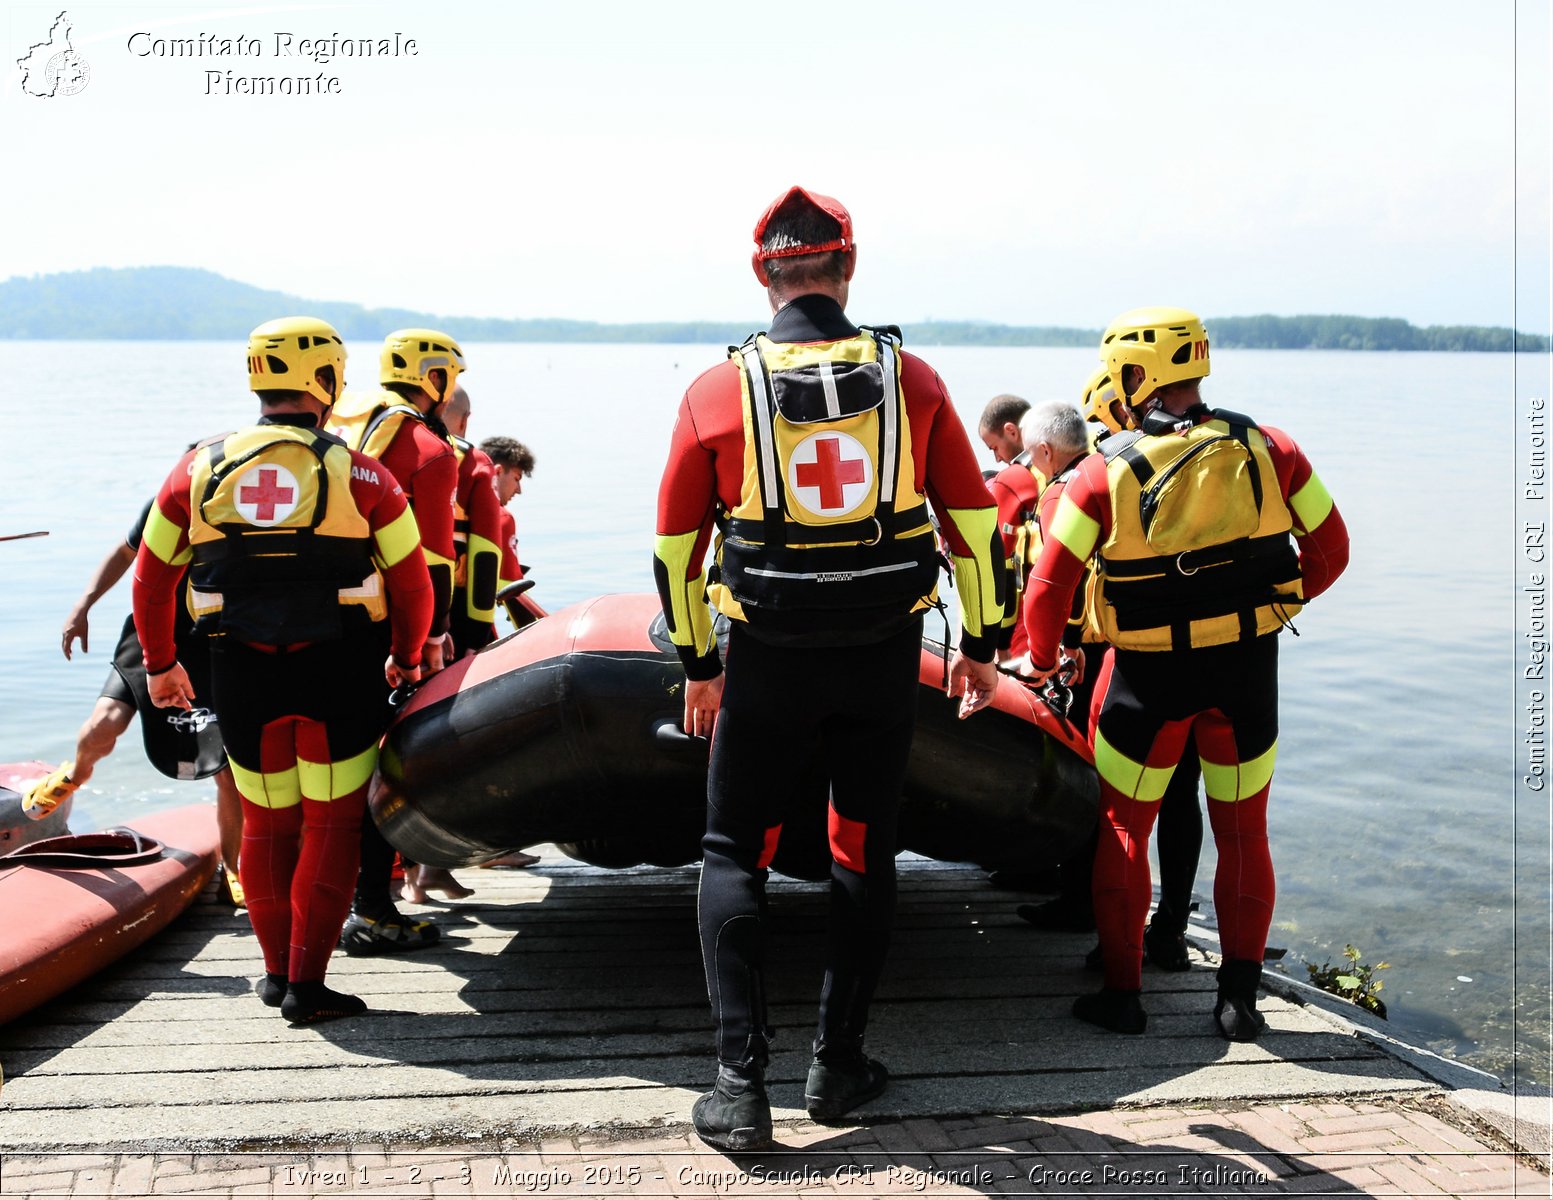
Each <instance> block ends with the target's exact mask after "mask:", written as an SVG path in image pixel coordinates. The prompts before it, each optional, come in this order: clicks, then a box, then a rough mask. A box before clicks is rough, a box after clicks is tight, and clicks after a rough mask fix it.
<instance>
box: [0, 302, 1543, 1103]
mask: <svg viewBox="0 0 1553 1200" xmlns="http://www.w3.org/2000/svg"><path fill="white" fill-rule="evenodd" d="M864 315H866V314H864ZM4 347H5V348H4V351H3V353H4V355H5V356H6V359H7V360H8V367H7V370H6V372H5V377H6V378H7V379H8V380H9V381H10V382H11V393H10V394H11V399H8V400H6V401H3V402H0V422H3V437H0V468H3V473H4V478H6V479H7V480H9V481H10V482H11V486H10V487H9V488H8V489H7V496H6V499H5V500H4V501H3V502H0V514H3V515H0V533H16V532H24V531H27V530H32V529H48V530H50V531H51V536H50V537H48V538H46V539H38V540H34V541H25V542H13V543H0V570H3V572H4V579H5V583H6V586H5V587H4V588H3V589H0V637H3V639H4V647H5V651H6V657H7V660H8V662H9V669H8V670H7V671H6V672H5V673H4V677H3V678H0V714H3V717H4V720H3V722H0V761H7V762H9V761H16V760H21V759H29V758H42V759H47V760H58V759H60V758H64V757H68V756H69V754H70V753H71V752H72V749H73V746H74V737H75V732H76V729H77V727H78V726H79V725H80V723H81V721H82V719H83V718H84V717H85V716H86V714H87V713H88V711H89V710H90V708H91V705H92V703H93V700H94V699H95V697H96V695H97V691H98V688H99V687H100V685H101V683H102V680H103V677H104V675H105V674H106V672H107V671H108V670H109V669H110V658H111V655H112V651H113V645H114V639H115V637H116V634H117V631H118V627H119V623H120V621H121V620H122V619H123V616H124V613H125V612H126V611H127V610H128V606H129V594H128V586H127V584H121V585H120V586H119V587H118V588H117V589H116V590H115V591H113V592H111V593H110V594H109V595H108V596H107V597H106V598H105V599H104V600H103V601H102V602H101V603H100V604H99V605H98V607H97V609H96V611H95V613H94V622H93V640H92V649H91V653H90V654H88V655H86V656H85V657H84V658H83V657H82V656H80V655H79V654H78V655H77V657H76V659H75V661H74V662H70V663H67V662H66V661H65V660H64V658H63V657H62V656H61V654H60V652H59V629H60V626H61V624H62V622H63V620H64V617H65V614H66V612H67V611H68V610H69V608H70V606H71V604H72V603H73V602H74V601H75V599H76V597H77V596H79V595H80V593H81V591H82V590H83V589H84V587H85V585H86V581H87V578H88V576H89V575H90V574H91V572H92V570H93V569H94V568H95V566H96V565H97V563H98V562H99V561H100V560H101V559H102V557H103V556H104V555H105V554H106V553H107V552H108V551H110V550H111V549H112V548H113V547H114V546H115V545H116V544H117V542H118V541H119V540H120V539H121V538H122V537H123V535H124V532H125V530H126V529H127V527H128V526H129V524H130V522H131V521H132V520H133V518H134V517H135V515H136V512H137V511H138V509H139V506H140V505H141V503H143V501H144V500H145V498H146V497H147V496H148V495H150V494H151V493H152V492H153V491H154V490H155V488H156V487H157V486H158V485H159V483H160V481H161V479H162V478H163V476H164V474H165V473H166V471H167V470H168V468H169V467H170V466H171V465H172V463H173V461H174V460H175V459H176V458H177V456H178V452H179V451H180V450H181V449H182V447H183V446H184V445H185V444H187V443H188V442H190V441H193V440H194V439H196V438H198V437H202V436H205V435H208V434H211V433H214V432H219V431H220V430H223V429H229V428H232V427H234V426H237V425H240V424H242V423H244V422H246V421H248V420H249V419H250V418H251V414H252V410H253V405H252V402H251V398H250V396H249V394H248V393H247V392H246V391H245V390H244V383H245V380H244V377H243V375H242V370H243V367H242V362H243V358H242V356H243V350H242V344H241V343H236V344H233V345H224V344H214V343H187V342H180V343H172V344H157V343H131V342H111V343H110V342H89V343H17V342H9V343H5V344H4ZM468 351H469V358H470V363H471V370H470V371H469V373H468V374H467V375H466V376H465V382H466V383H467V384H468V386H469V390H470V393H471V396H472V398H473V401H474V419H473V421H472V423H471V426H470V430H471V434H472V436H473V437H474V438H475V439H476V440H479V439H481V438H484V437H487V436H489V435H491V434H495V433H507V434H512V435H515V436H517V437H519V438H521V439H522V440H524V441H525V442H527V443H528V444H529V445H530V446H531V447H532V448H533V449H534V451H535V453H536V455H537V457H538V467H537V471H536V473H535V476H534V478H533V479H532V480H530V481H529V482H528V483H527V484H526V485H525V491H524V494H523V495H522V496H521V497H519V498H518V499H517V500H516V501H515V512H516V514H517V518H518V532H519V537H520V540H521V544H522V553H523V559H524V561H525V562H527V563H529V564H530V565H531V566H532V568H533V574H534V577H535V579H536V580H537V587H536V595H537V596H538V597H539V598H540V599H541V600H542V602H544V603H545V604H546V605H547V606H548V607H550V608H558V607H560V606H561V605H563V604H566V603H569V602H571V601H574V600H579V599H583V598H585V597H588V596H591V595H596V594H598V593H600V592H608V591H650V590H651V588H652V577H651V572H650V568H649V556H650V553H651V546H652V536H653V513H654V501H655V496H656V489H657V478H658V474H659V471H660V469H661V467H662V460H663V455H664V453H665V451H666V449H667V445H668V435H669V428H670V425H671V423H672V421H673V417H674V411H675V406H676V405H677V403H678V400H679V396H680V394H681V393H682V392H683V391H684V388H685V386H686V385H687V384H688V383H689V382H690V380H691V379H692V378H694V376H695V375H696V374H697V373H699V372H700V371H701V370H703V369H704V368H706V367H707V366H710V365H712V364H713V363H714V362H715V361H717V359H718V357H719V356H720V354H721V352H722V350H721V347H696V346H537V345H487V346H482V345H474V346H470V347H469V348H468ZM923 353H924V356H925V357H927V358H928V359H929V360H930V361H931V362H932V363H933V364H934V365H935V366H937V367H938V369H939V371H940V373H941V374H942V375H943V377H944V379H945V381H946V382H947V384H948V385H949V388H950V391H951V392H952V394H953V395H954V396H955V397H956V398H957V402H958V404H959V407H960V411H961V414H962V416H964V417H966V418H967V419H968V423H974V421H975V418H976V416H977V415H978V414H979V412H980V409H981V406H982V404H983V403H984V402H985V401H986V400H987V399H988V398H989V397H991V396H992V395H994V394H996V393H998V392H1004V391H1013V392H1017V393H1018V394H1020V395H1023V396H1025V397H1026V398H1028V399H1031V400H1041V399H1047V398H1053V397H1059V398H1071V397H1075V396H1076V395H1077V392H1078V390H1079V387H1080V385H1081V384H1082V381H1083V380H1084V379H1085V378H1086V376H1087V374H1088V372H1089V370H1090V368H1091V364H1092V362H1093V352H1092V351H1089V350H1083V349H1071V350H1069V349H1064V350H1049V349H1014V348H994V349H987V348H970V347H959V348H944V349H936V350H924V351H923ZM352 361H353V365H354V366H355V372H354V374H353V376H352V377H353V378H354V380H355V381H356V382H357V383H366V382H369V381H370V378H371V375H372V372H373V369H374V367H375V355H374V354H372V353H370V352H367V353H359V354H358V355H357V356H356V357H355V358H354V359H353V360H352ZM1533 365H1534V364H1531V363H1527V364H1526V366H1527V368H1528V369H1529V368H1530V367H1532V366H1533ZM1512 367H1513V363H1512V360H1511V358H1510V357H1509V356H1507V355H1469V354H1462V355H1433V354H1406V355H1404V354H1390V355H1383V354H1338V353H1293V352H1276V351H1221V352H1220V353H1219V354H1218V355H1217V356H1216V358H1215V363H1214V374H1213V376H1212V378H1211V379H1210V380H1209V381H1208V384H1207V385H1206V387H1205V394H1206V395H1207V397H1208V399H1209V401H1210V402H1212V403H1218V404H1222V405H1223V406H1225V407H1227V408H1234V409H1237V410H1240V411H1244V412H1248V413H1250V414H1252V415H1253V416H1255V417H1256V418H1257V419H1258V420H1260V421H1263V422H1264V423H1268V424H1274V425H1279V426H1282V427H1284V428H1286V429H1288V430H1290V431H1291V432H1292V433H1293V434H1294V435H1295V437H1296V438H1297V439H1298V440H1299V441H1300V443H1301V445H1302V446H1303V447H1304V448H1305V450H1306V452H1307V453H1308V454H1309V455H1310V457H1311V460H1312V461H1313V462H1314V463H1315V465H1316V468H1317V470H1318V471H1319V472H1320V474H1321V476H1322V478H1323V479H1324V480H1325V482H1326V483H1327V486H1328V487H1329V489H1330V490H1331V492H1332V494H1333V496H1334V497H1335V498H1336V500H1337V503H1338V505H1339V506H1340V507H1341V509H1342V511H1343V514H1344V516H1345V517H1346V519H1347V521H1348V525H1349V529H1350V531H1351V533H1352V537H1353V565H1352V566H1351V567H1350V569H1349V571H1348V573H1347V575H1345V576H1344V578H1343V579H1342V580H1341V581H1340V582H1339V583H1338V585H1337V586H1336V587H1335V588H1334V589H1333V591H1332V592H1330V593H1328V595H1327V596H1324V597H1322V598H1321V599H1320V600H1319V601H1318V602H1317V603H1316V604H1314V605H1312V606H1311V607H1310V608H1309V609H1307V610H1306V612H1305V613H1304V614H1303V615H1302V617H1301V618H1300V620H1299V622H1298V624H1299V628H1300V632H1301V634H1302V636H1301V637H1299V638H1298V639H1295V638H1292V637H1287V636H1286V637H1285V639H1284V643H1283V647H1282V663H1283V673H1282V689H1283V697H1282V706H1283V732H1282V737H1281V747H1280V751H1281V753H1280V757H1279V764H1278V775H1277V780H1276V782H1275V784H1274V788H1273V803H1272V810H1271V822H1272V843H1273V855H1274V860H1275V862H1276V864H1277V868H1278V883H1279V897H1278V907H1277V911H1276V913H1275V916H1274V928H1273V937H1272V940H1273V942H1274V944H1277V945H1282V946H1286V947H1288V949H1289V952H1290V962H1291V970H1292V972H1293V973H1295V974H1298V975H1300V976H1301V977H1303V974H1304V973H1303V970H1302V969H1301V968H1300V966H1299V961H1301V960H1305V961H1313V962H1316V963H1321V962H1323V961H1326V960H1328V959H1333V960H1336V959H1337V958H1338V956H1339V955H1340V954H1341V952H1342V948H1343V945H1344V943H1346V942H1352V943H1354V944H1355V945H1357V946H1358V947H1359V948H1360V949H1361V950H1362V951H1363V952H1364V955H1365V958H1366V959H1367V960H1368V961H1370V962H1376V961H1379V960H1381V959H1384V960H1386V961H1388V962H1390V963H1391V964H1392V966H1391V969H1390V970H1389V971H1387V972H1384V973H1383V978H1385V980H1386V982H1387V988H1386V991H1385V993H1384V995H1385V998H1386V1000H1387V1001H1388V1002H1389V1004H1390V1006H1391V1015H1392V1024H1393V1026H1394V1027H1395V1028H1396V1029H1397V1030H1398V1032H1400V1033H1402V1034H1403V1035H1405V1036H1411V1037H1413V1038H1415V1039H1417V1040H1420V1041H1423V1042H1425V1043H1427V1044H1428V1045H1430V1046H1431V1047H1433V1048H1435V1049H1437V1050H1439V1051H1441V1052H1442V1053H1445V1054H1448V1055H1451V1056H1453V1057H1457V1058H1460V1059H1462V1060H1464V1061H1466V1062H1469V1063H1472V1064H1474V1065H1476V1066H1480V1067H1483V1068H1485V1069H1488V1070H1491V1071H1494V1072H1496V1073H1500V1074H1505V1075H1514V1077H1515V1078H1518V1079H1520V1080H1523V1081H1527V1082H1533V1081H1535V1082H1543V1083H1546V1082H1550V1081H1553V1071H1550V1069H1549V1036H1548V1025H1547V1013H1548V1000H1547V997H1548V993H1549V978H1548V944H1549V929H1548V889H1547V883H1548V861H1547V858H1548V850H1547V843H1548V813H1547V809H1546V806H1545V804H1544V805H1540V806H1536V807H1532V806H1529V805H1527V804H1525V803H1524V802H1523V804H1522V806H1521V809H1520V811H1519V814H1517V808H1516V796H1515V792H1514V786H1513V785H1514V779H1513V772H1514V760H1513V750H1514V741H1515V738H1516V736H1517V734H1516V732H1515V731H1516V721H1515V716H1516V713H1515V711H1514V698H1513V695H1512V692H1511V684H1512V675H1511V673H1512V669H1513V659H1512V656H1513V653H1514V648H1515V645H1516V636H1515V625H1514V609H1513V596H1514V586H1515V584H1514V576H1513V570H1514V563H1515V558H1514V556H1515V553H1516V537H1515V528H1514V523H1513V515H1512V502H1513V500H1514V472H1515V465H1514V455H1515V450H1514V438H1515V427H1514V422H1515V413H1516V411H1517V406H1516V402H1515V398H1514V393H1513V390H1512V376H1511V372H1512ZM988 465H990V464H988ZM208 794H211V789H210V788H209V787H208V786H206V785H204V784H175V783H173V782H171V781H169V780H167V779H164V778H163V777H162V776H160V775H158V774H156V773H155V772H154V771H152V770H151V768H150V767H149V766H147V765H146V763H145V762H144V759H143V757H142V756H141V754H140V752H139V745H138V738H137V737H136V735H135V732H134V731H133V730H132V731H131V735H130V740H128V741H126V742H125V743H123V744H122V745H121V749H120V752H119V753H117V754H115V755H114V756H113V757H111V758H110V759H109V760H107V761H106V762H105V763H103V765H102V766H101V767H100V768H99V769H98V772H97V774H96V776H95V777H94V779H93V781H92V783H91V785H90V786H89V788H87V789H85V790H84V791H83V792H82V794H81V795H80V796H79V798H78V800H77V810H76V811H77V816H76V818H75V820H74V824H75V826H76V827H77V828H80V829H86V828H93V827H97V826H100V825H103V824H110V823H113V822H117V821H123V820H126V819H128V818H130V817H133V816H134V815H136V814H137V813H141V812H147V811H151V810H153V809H158V808H166V807H171V806H174V805H178V804H184V803H188V802H190V801H192V800H195V799H198V798H200V797H201V796H203V795H208ZM1517 815H1519V820H1520V826H1521V837H1520V838H1519V840H1517V838H1516V836H1515V834H1516V822H1517ZM1212 872H1213V856H1212V850H1211V845H1210V846H1209V847H1206V848H1205V852H1204V859H1203V864H1202V869H1201V872H1200V875H1199V893H1200V894H1201V895H1203V896H1204V897H1206V896H1208V894H1209V893H1210V890H1211V880H1212ZM991 902H992V903H1002V902H1003V901H1002V900H1001V898H999V899H995V900H992V901H991ZM1517 1007H1519V1009H1520V1013H1521V1016H1520V1021H1519V1023H1518V1024H1517V1023H1515V1019H1514V1016H1513V1014H1514V1013H1515V1011H1516V1009H1517Z"/></svg>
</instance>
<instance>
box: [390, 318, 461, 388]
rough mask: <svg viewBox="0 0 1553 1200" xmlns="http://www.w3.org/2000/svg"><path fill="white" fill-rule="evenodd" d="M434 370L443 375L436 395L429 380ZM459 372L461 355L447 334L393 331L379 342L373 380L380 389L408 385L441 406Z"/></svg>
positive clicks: (456, 345)
mask: <svg viewBox="0 0 1553 1200" xmlns="http://www.w3.org/2000/svg"><path fill="white" fill-rule="evenodd" d="M438 367H441V368H442V369H443V370H444V371H446V372H447V380H446V382H445V383H444V384H443V385H442V389H441V390H440V391H439V390H438V389H437V388H435V387H433V386H432V383H431V379H430V378H429V376H430V373H431V372H432V371H433V370H434V369H436V368H438ZM463 371H464V352H463V351H462V350H460V349H459V348H458V343H457V342H455V341H454V340H453V339H452V338H450V337H449V336H448V335H447V334H445V333H440V332H438V331H437V330H435V329H396V330H394V332H393V333H391V334H389V335H388V336H387V337H386V338H384V339H383V353H382V356H381V357H380V358H379V359H378V374H377V378H378V382H379V383H381V384H384V385H387V384H390V383H408V384H412V385H414V386H415V387H418V388H421V389H423V390H424V391H425V392H426V394H427V395H428V396H431V397H433V398H434V399H435V400H436V402H437V403H438V404H442V403H444V402H445V401H447V400H449V399H451V398H452V396H453V387H454V385H455V384H456V383H457V382H458V377H459V375H460V374H462V373H463Z"/></svg>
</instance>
